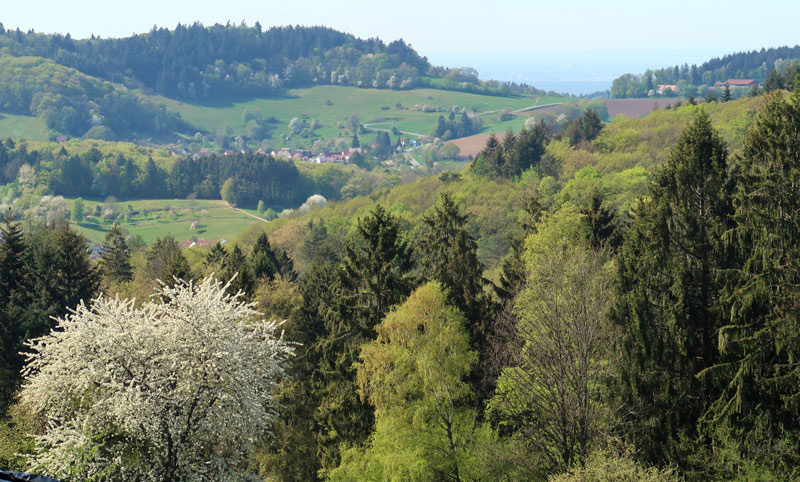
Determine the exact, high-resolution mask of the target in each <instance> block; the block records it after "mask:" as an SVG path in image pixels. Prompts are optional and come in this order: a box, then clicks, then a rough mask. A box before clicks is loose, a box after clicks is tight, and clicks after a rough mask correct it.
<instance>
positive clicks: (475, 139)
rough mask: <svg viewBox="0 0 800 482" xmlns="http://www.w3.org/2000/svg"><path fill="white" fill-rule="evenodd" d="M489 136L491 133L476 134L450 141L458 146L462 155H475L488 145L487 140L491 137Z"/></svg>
mask: <svg viewBox="0 0 800 482" xmlns="http://www.w3.org/2000/svg"><path fill="white" fill-rule="evenodd" d="M489 136H491V134H476V135H474V136H469V137H462V138H461V139H456V140H454V141H450V143H451V144H455V145H456V146H457V147H458V149H459V150H460V151H461V155H462V156H472V157H475V156H477V155H478V153H479V152H480V151H481V149H483V146H485V145H486V140H487V139H489Z"/></svg>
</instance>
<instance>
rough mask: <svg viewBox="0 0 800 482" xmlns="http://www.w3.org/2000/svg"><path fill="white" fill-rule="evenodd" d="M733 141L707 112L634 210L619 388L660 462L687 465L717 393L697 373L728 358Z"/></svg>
mask: <svg viewBox="0 0 800 482" xmlns="http://www.w3.org/2000/svg"><path fill="white" fill-rule="evenodd" d="M726 168H727V148H726V146H725V143H724V142H723V141H722V139H721V138H720V136H719V134H718V133H717V132H716V131H715V130H714V129H713V128H712V127H711V124H710V121H709V118H708V116H707V115H706V114H704V113H702V112H701V113H700V114H698V115H697V116H696V117H695V119H694V120H693V121H692V122H691V124H690V125H689V127H688V128H686V129H685V130H684V131H683V133H682V134H681V136H680V138H679V140H678V144H677V146H676V147H675V148H674V149H673V151H672V152H671V154H670V156H669V159H668V161H667V163H666V164H665V165H664V166H663V167H662V169H661V171H660V172H658V174H657V175H656V176H655V179H654V181H653V182H652V183H651V186H650V195H649V198H645V199H644V200H643V201H641V202H640V204H639V205H638V207H637V208H636V209H635V210H634V213H633V220H632V222H631V227H630V229H629V230H628V232H627V233H626V236H625V241H624V243H623V246H622V248H621V249H620V253H619V256H618V276H617V301H616V306H615V307H614V309H613V310H612V311H613V313H612V319H613V320H614V321H615V322H616V323H617V324H618V326H619V327H620V328H621V330H622V332H623V337H622V342H621V343H622V355H623V358H622V363H621V369H620V371H621V373H620V382H621V384H620V386H619V387H617V393H618V395H619V396H620V398H621V402H622V404H623V407H624V410H625V412H626V413H629V414H630V419H629V420H628V422H629V425H628V426H627V429H628V435H629V436H630V437H631V438H632V441H633V442H634V443H635V444H636V446H637V448H639V449H640V450H641V452H642V455H643V457H644V458H646V459H648V460H650V461H652V462H670V463H678V464H680V465H684V466H685V465H686V464H687V458H688V457H689V456H690V455H691V451H692V450H693V449H692V447H690V446H685V445H682V444H683V441H684V440H687V439H688V440H693V439H694V438H695V437H696V424H697V421H698V419H699V418H700V416H701V415H702V414H703V412H704V411H705V410H706V409H707V407H708V405H709V403H710V401H711V400H712V397H713V395H714V393H715V388H714V386H713V384H709V383H706V382H703V381H701V380H699V379H698V378H697V375H698V374H699V373H700V372H702V371H703V370H704V369H706V368H708V367H709V366H712V365H713V364H715V363H717V362H718V361H719V352H718V348H717V344H716V340H717V331H718V329H719V327H720V326H721V325H722V324H723V318H724V310H723V307H722V306H721V303H720V291H721V285H720V283H719V282H718V281H717V279H718V276H719V274H720V273H721V272H722V271H723V270H725V269H727V268H728V267H729V266H730V259H729V256H728V255H727V254H726V251H725V249H724V248H723V246H722V245H721V241H720V240H721V237H722V236H723V234H724V233H725V232H726V231H727V230H728V229H729V228H730V227H731V200H730V194H731V187H730V185H731V184H730V180H729V176H728V174H727V171H726Z"/></svg>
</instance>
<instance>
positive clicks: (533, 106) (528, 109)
mask: <svg viewBox="0 0 800 482" xmlns="http://www.w3.org/2000/svg"><path fill="white" fill-rule="evenodd" d="M569 102H572V101H567V102H556V103H553V104H542V105H532V106H530V107H523V108H522V109H517V110H512V111H511V113H512V114H522V113H523V112H530V111H532V110H539V109H546V108H548V107H555V106H557V105H561V104H568V103H569ZM575 103H577V102H575Z"/></svg>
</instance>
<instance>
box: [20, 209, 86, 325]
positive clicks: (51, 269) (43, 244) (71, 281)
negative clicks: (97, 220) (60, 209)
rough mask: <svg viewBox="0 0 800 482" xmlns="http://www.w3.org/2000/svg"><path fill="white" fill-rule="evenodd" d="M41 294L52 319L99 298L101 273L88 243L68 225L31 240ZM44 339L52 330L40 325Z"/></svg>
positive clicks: (39, 323) (55, 228) (53, 227)
mask: <svg viewBox="0 0 800 482" xmlns="http://www.w3.org/2000/svg"><path fill="white" fill-rule="evenodd" d="M31 246H32V247H33V249H32V252H33V260H32V261H33V264H34V266H35V270H36V278H37V284H38V285H39V289H38V292H39V293H40V294H41V301H44V302H45V303H46V304H47V307H48V315H49V316H61V315H63V314H65V313H66V312H67V310H68V309H71V308H75V307H77V306H78V305H79V304H80V303H81V302H85V303H87V304H89V303H90V302H91V300H92V299H93V298H94V297H95V296H97V294H98V289H99V287H100V279H101V273H100V270H98V269H97V267H96V266H95V264H94V263H93V262H92V261H91V259H89V251H88V241H87V240H86V238H85V237H83V235H81V234H79V233H77V232H76V231H74V230H73V229H72V228H70V227H69V225H68V224H61V225H55V226H52V227H47V228H44V229H42V230H41V231H40V232H38V233H36V234H35V236H33V239H32V240H31ZM37 326H38V329H39V332H38V333H36V336H41V335H44V334H45V333H46V331H47V330H48V329H49V328H50V327H51V326H52V320H49V321H48V322H47V323H46V324H45V323H42V322H41V321H39V322H37Z"/></svg>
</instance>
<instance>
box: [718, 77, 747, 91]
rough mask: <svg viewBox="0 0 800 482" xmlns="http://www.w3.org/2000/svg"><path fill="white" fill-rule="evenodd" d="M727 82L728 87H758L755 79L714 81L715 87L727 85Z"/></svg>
mask: <svg viewBox="0 0 800 482" xmlns="http://www.w3.org/2000/svg"><path fill="white" fill-rule="evenodd" d="M726 84H727V85H728V87H746V88H748V89H749V88H751V87H758V82H757V81H756V80H755V79H728V80H726V81H725V82H720V81H717V82H714V87H725V85H726Z"/></svg>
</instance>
